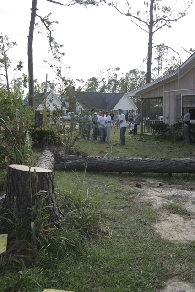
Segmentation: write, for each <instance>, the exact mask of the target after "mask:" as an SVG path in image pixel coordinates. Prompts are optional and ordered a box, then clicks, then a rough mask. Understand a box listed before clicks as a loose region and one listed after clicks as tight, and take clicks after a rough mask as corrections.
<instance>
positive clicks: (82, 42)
mask: <svg viewBox="0 0 195 292" xmlns="http://www.w3.org/2000/svg"><path fill="white" fill-rule="evenodd" d="M63 1H64V0H62V2H63ZM120 1H122V0H120ZM158 1H159V0H158ZM161 1H166V0H161ZM172 1H175V2H177V1H178V2H179V1H181V0H172ZM131 3H134V4H135V3H136V4H137V5H138V6H137V7H138V8H139V5H140V7H142V6H141V5H142V4H143V0H131ZM31 5H32V0H17V1H16V0H6V1H4V0H0V28H1V29H0V33H2V34H3V35H8V37H9V40H10V41H16V42H17V46H15V47H14V48H12V49H11V50H10V51H9V54H8V56H9V57H10V59H11V61H12V66H11V67H10V68H9V74H10V76H11V78H13V77H14V78H15V77H19V76H18V75H17V73H16V72H15V71H13V68H15V66H16V63H17V62H18V61H20V60H22V61H23V62H24V68H23V70H22V73H25V74H27V73H28V71H27V36H28V30H29V24H30V14H31V10H30V9H31ZM50 12H51V13H52V15H51V20H54V21H58V22H59V23H58V24H56V25H55V31H54V32H53V35H54V38H55V40H56V41H57V42H58V43H59V44H63V50H62V51H64V52H65V56H64V57H63V59H62V65H61V69H62V75H63V76H65V77H67V78H71V79H74V80H76V79H82V80H85V81H86V80H87V79H89V78H91V77H94V76H95V77H98V76H99V75H100V72H103V73H102V74H103V76H104V77H105V78H107V76H106V72H107V70H108V69H111V70H113V68H117V67H119V68H120V73H121V74H122V73H127V72H128V71H129V70H131V69H135V68H138V69H145V67H143V66H146V65H143V59H144V58H145V57H146V56H147V42H148V35H147V33H145V32H144V31H142V30H141V29H140V28H138V27H137V26H135V24H133V23H132V22H131V21H130V19H129V18H128V17H126V16H123V15H121V14H120V13H119V12H117V11H116V9H114V8H112V7H108V6H106V5H101V6H100V7H88V8H84V7H82V6H80V5H74V6H72V7H63V6H60V5H56V4H53V3H49V2H47V1H46V0H38V12H37V14H39V15H40V16H42V17H44V16H46V15H47V14H49V13H50ZM194 15H195V4H193V6H192V7H191V10H190V11H189V13H188V15H187V16H186V17H184V18H183V19H181V20H179V21H178V22H176V23H173V26H172V28H170V29H168V28H163V29H161V30H159V32H157V33H155V34H154V39H153V44H154V45H158V44H161V43H164V44H165V45H167V46H169V47H171V48H173V50H174V51H176V52H178V54H177V53H174V52H173V55H174V56H175V57H176V58H180V59H181V61H182V62H184V61H185V60H186V59H187V58H188V57H189V54H187V53H186V52H185V50H184V49H183V48H185V49H186V50H189V49H190V48H193V49H195V37H194V33H193V28H194ZM182 47H183V48H182ZM33 58H34V78H35V79H38V82H40V83H41V82H43V81H45V80H46V74H47V75H48V80H49V81H52V82H53V81H54V80H55V74H54V72H53V71H52V70H51V68H49V66H48V64H47V63H45V62H44V60H47V61H49V62H50V61H51V60H52V59H51V56H50V55H49V53H48V43H47V38H46V33H45V32H44V31H43V33H42V34H38V33H35V34H34V41H33ZM20 75H21V73H20Z"/></svg>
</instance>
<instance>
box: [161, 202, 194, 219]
mask: <svg viewBox="0 0 195 292" xmlns="http://www.w3.org/2000/svg"><path fill="white" fill-rule="evenodd" d="M164 208H165V209H167V210H169V211H170V212H172V213H174V214H179V215H187V216H190V212H188V211H187V210H186V208H184V207H182V206H180V205H178V204H175V203H170V204H166V205H164Z"/></svg>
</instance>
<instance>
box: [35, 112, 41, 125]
mask: <svg viewBox="0 0 195 292" xmlns="http://www.w3.org/2000/svg"><path fill="white" fill-rule="evenodd" d="M42 126H43V114H42V113H41V112H40V111H35V127H42Z"/></svg>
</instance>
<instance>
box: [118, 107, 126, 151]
mask: <svg viewBox="0 0 195 292" xmlns="http://www.w3.org/2000/svg"><path fill="white" fill-rule="evenodd" d="M118 112H119V115H118V122H119V126H120V142H121V144H120V145H121V146H125V132H126V128H127V123H126V119H125V115H124V114H123V111H122V109H119V111H118Z"/></svg>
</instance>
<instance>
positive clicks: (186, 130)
mask: <svg viewBox="0 0 195 292" xmlns="http://www.w3.org/2000/svg"><path fill="white" fill-rule="evenodd" d="M189 124H190V113H189V110H188V109H187V108H184V116H183V128H182V134H183V138H184V143H189V141H190V137H189Z"/></svg>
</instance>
